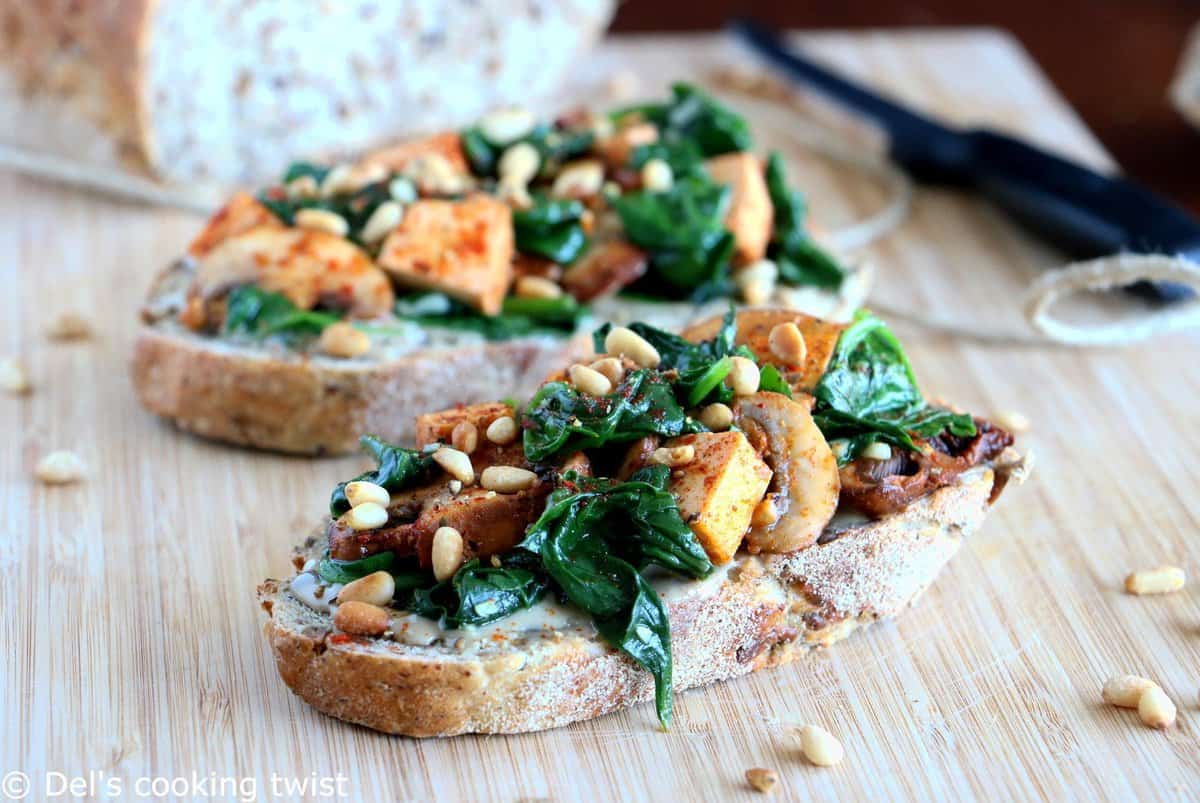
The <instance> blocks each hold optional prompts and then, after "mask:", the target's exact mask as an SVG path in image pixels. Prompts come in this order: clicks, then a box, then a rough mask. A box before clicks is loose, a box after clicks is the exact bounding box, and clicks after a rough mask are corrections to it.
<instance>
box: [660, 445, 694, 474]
mask: <svg viewBox="0 0 1200 803" xmlns="http://www.w3.org/2000/svg"><path fill="white" fill-rule="evenodd" d="M695 459H696V447H695V446H693V445H692V444H690V443H687V444H684V445H683V446H660V447H659V448H657V449H655V450H654V451H653V452H652V453H651V454H650V462H651V463H658V464H659V465H663V466H670V467H671V468H674V467H676V466H686V465H687V464H688V463H690V462H692V461H693V460H695Z"/></svg>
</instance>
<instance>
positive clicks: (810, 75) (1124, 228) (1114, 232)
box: [730, 20, 1200, 302]
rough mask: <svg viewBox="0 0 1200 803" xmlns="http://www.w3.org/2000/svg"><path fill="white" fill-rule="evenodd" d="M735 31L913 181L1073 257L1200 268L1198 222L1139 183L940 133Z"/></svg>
mask: <svg viewBox="0 0 1200 803" xmlns="http://www.w3.org/2000/svg"><path fill="white" fill-rule="evenodd" d="M730 28H731V30H732V31H733V33H734V34H735V35H736V36H737V37H738V38H739V39H740V40H741V41H743V42H745V43H746V44H747V45H749V46H750V48H751V49H753V50H754V51H755V52H757V53H758V54H760V55H761V56H763V57H764V58H765V59H766V60H767V61H768V62H769V63H770V64H772V65H774V66H775V67H777V68H778V69H780V70H781V71H782V72H784V73H785V74H787V75H788V76H789V77H791V78H793V79H796V80H798V81H801V82H803V83H804V84H806V85H808V86H810V87H812V88H813V89H816V90H818V91H819V92H821V93H822V94H824V95H827V96H828V97H830V98H832V99H833V100H835V101H837V102H839V103H841V104H842V105H844V106H847V107H849V108H850V109H852V110H854V111H857V112H859V113H861V114H863V115H865V116H867V117H869V118H871V119H872V120H873V121H875V123H877V124H878V125H879V126H881V127H882V128H883V129H884V130H885V131H886V132H887V134H888V137H889V154H890V156H891V158H892V159H894V160H895V161H896V162H897V163H898V164H899V165H900V166H901V167H903V168H904V169H905V170H906V171H907V172H909V173H910V174H911V175H912V176H913V177H914V178H916V179H918V180H920V181H924V182H929V183H937V184H951V185H959V186H966V187H974V188H976V189H978V190H979V191H980V192H982V193H983V194H984V195H985V196H986V197H988V198H989V199H990V200H992V201H993V202H994V203H996V204H997V205H998V206H1000V207H1002V208H1003V209H1005V210H1006V211H1007V212H1008V213H1009V214H1011V215H1012V216H1013V217H1014V218H1015V219H1016V220H1018V221H1019V222H1020V223H1022V224H1023V225H1025V226H1026V227H1028V228H1030V229H1031V230H1033V231H1035V232H1037V233H1038V234H1040V235H1041V236H1042V237H1044V238H1045V239H1046V240H1048V241H1049V242H1051V243H1053V244H1055V245H1056V246H1058V247H1059V248H1061V249H1063V250H1064V251H1065V252H1066V253H1067V254H1069V255H1070V256H1071V257H1072V258H1075V259H1092V258H1095V257H1101V256H1107V255H1110V254H1114V253H1117V252H1121V251H1132V252H1135V253H1165V254H1171V255H1175V254H1178V255H1181V256H1184V257H1188V258H1191V259H1194V260H1197V261H1200V221H1197V220H1196V219H1195V218H1194V217H1192V216H1191V215H1190V214H1189V213H1188V212H1187V211H1186V210H1184V209H1182V208H1180V207H1178V206H1176V205H1175V204H1173V203H1171V202H1170V201H1168V200H1166V199H1165V198H1163V197H1161V196H1159V195H1156V194H1155V193H1153V192H1151V191H1150V190H1148V189H1146V188H1145V187H1143V186H1141V185H1139V184H1135V183H1134V182H1132V181H1129V180H1128V179H1125V178H1122V177H1120V176H1110V175H1105V174H1103V173H1098V172H1096V171H1095V170H1092V169H1090V168H1087V167H1084V166H1083V165H1080V164H1077V163H1075V162H1071V161H1069V160H1067V159H1064V158H1062V157H1059V156H1055V155H1053V154H1051V153H1048V152H1046V151H1044V150H1041V149H1040V148H1038V147H1036V146H1034V145H1030V144H1028V143H1026V142H1022V141H1021V140H1019V139H1015V138H1013V137H1010V136H1008V135H1006V134H1001V133H999V132H997V131H992V130H989V129H986V128H973V129H966V130H959V129H954V128H951V127H949V126H945V125H942V124H941V123H939V122H937V121H935V120H933V119H930V118H929V117H926V116H924V115H921V114H918V113H916V112H914V111H912V110H910V109H907V108H905V107H904V106H902V105H900V104H899V103H897V102H895V101H892V100H888V99H886V98H884V97H883V96H881V95H879V94H877V93H875V92H872V91H870V90H868V89H865V88H864V87H862V86H859V85H858V84H855V83H853V82H852V81H849V80H847V79H845V78H843V77H841V76H840V75H838V74H837V73H835V72H833V71H831V70H829V69H827V68H825V67H822V66H820V65H818V64H816V63H814V62H812V61H810V60H809V59H807V58H805V57H804V56H802V55H800V54H798V53H796V52H795V51H794V50H792V49H791V48H790V47H789V46H788V45H787V43H786V42H785V41H784V40H783V38H782V37H781V36H779V35H778V34H776V33H775V32H773V31H771V30H769V29H767V28H765V27H763V26H762V25H759V24H757V23H755V22H752V21H750V20H737V21H734V22H733V23H731V24H730ZM1126 289H1128V290H1131V291H1133V292H1135V293H1137V294H1138V295H1140V296H1143V297H1145V298H1149V299H1152V300H1157V301H1164V302H1166V301H1177V300H1180V299H1184V298H1190V297H1191V296H1192V295H1193V293H1192V290H1191V289H1190V288H1188V287H1186V286H1184V285H1181V284H1175V283H1172V282H1138V283H1137V284H1134V285H1131V286H1130V287H1128V288H1126Z"/></svg>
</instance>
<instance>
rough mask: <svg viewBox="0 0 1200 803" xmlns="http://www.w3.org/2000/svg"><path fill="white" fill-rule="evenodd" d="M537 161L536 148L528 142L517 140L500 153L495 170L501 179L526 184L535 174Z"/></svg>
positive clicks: (538, 159)
mask: <svg viewBox="0 0 1200 803" xmlns="http://www.w3.org/2000/svg"><path fill="white" fill-rule="evenodd" d="M539 161H540V158H539V157H538V152H537V148H535V147H533V146H532V145H530V144H529V143H528V142H518V143H517V144H516V145H513V146H512V147H510V148H508V149H507V150H505V151H504V153H503V154H501V155H500V163H499V164H498V165H497V172H498V173H499V174H500V179H501V180H502V181H511V182H513V183H515V184H528V183H529V181H530V179H532V178H533V177H534V176H536V175H537V171H538V162H539Z"/></svg>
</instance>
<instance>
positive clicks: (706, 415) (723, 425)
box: [698, 402, 733, 432]
mask: <svg viewBox="0 0 1200 803" xmlns="http://www.w3.org/2000/svg"><path fill="white" fill-rule="evenodd" d="M698 417H699V419H700V423H701V424H703V425H704V426H706V427H708V428H709V429H711V430H712V431H713V432H724V431H725V430H727V429H729V428H730V427H731V426H733V410H730V409H729V407H728V406H727V405H724V404H721V403H720V402H716V403H714V404H710V405H708V406H707V407H705V408H704V409H703V410H701V411H700V415H699V416H698Z"/></svg>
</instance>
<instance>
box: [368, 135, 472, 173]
mask: <svg viewBox="0 0 1200 803" xmlns="http://www.w3.org/2000/svg"><path fill="white" fill-rule="evenodd" d="M429 159H434V160H437V161H440V162H441V163H442V164H443V165H445V167H446V168H447V169H448V171H449V172H450V174H451V175H453V176H455V177H456V178H457V179H460V180H463V181H465V179H467V177H468V176H470V172H471V171H470V167H469V166H468V165H467V157H466V155H465V154H464V153H463V149H462V138H461V137H460V136H459V135H458V132H457V131H442V132H441V133H439V134H431V135H430V136H428V137H423V138H421V139H414V140H410V141H408V142H401V143H398V144H396V145H389V146H388V147H385V148H380V149H379V150H377V151H374V152H372V153H369V154H367V155H366V156H365V157H363V159H362V160H361V161H359V162H358V163H357V164H355V165H354V175H355V176H356V177H357V178H358V179H359V180H360V181H364V182H368V181H378V180H379V179H380V178H382V177H385V176H387V175H388V174H389V173H407V172H408V171H409V169H410V168H413V167H415V166H416V164H417V162H418V161H420V160H429Z"/></svg>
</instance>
